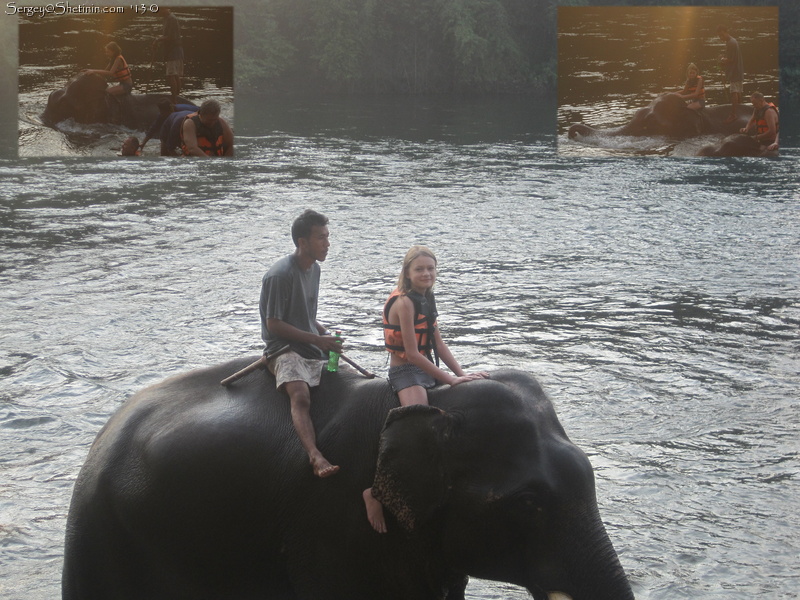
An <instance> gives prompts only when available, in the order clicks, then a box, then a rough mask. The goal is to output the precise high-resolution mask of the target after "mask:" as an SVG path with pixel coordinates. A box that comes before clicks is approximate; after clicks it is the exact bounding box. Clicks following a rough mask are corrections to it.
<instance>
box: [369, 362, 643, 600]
mask: <svg viewBox="0 0 800 600" xmlns="http://www.w3.org/2000/svg"><path fill="white" fill-rule="evenodd" d="M431 401H432V403H433V404H435V405H436V406H437V407H436V408H435V407H432V406H410V407H405V408H399V409H395V410H394V411H392V412H391V413H390V415H389V418H388V419H387V421H386V424H385V426H384V429H383V432H382V434H381V444H380V456H379V459H378V469H377V473H376V478H375V485H374V487H373V490H374V493H375V495H376V497H378V499H379V500H381V502H383V504H384V506H385V507H386V508H387V510H388V511H389V512H390V513H391V514H393V515H394V516H395V518H396V519H397V521H398V523H399V524H400V525H401V526H402V527H403V528H404V529H405V530H407V531H408V532H411V533H412V535H419V536H421V537H422V538H423V539H427V540H429V543H431V542H430V540H435V541H434V542H433V543H434V544H435V545H437V546H438V547H439V550H440V552H441V555H442V557H443V559H444V561H445V563H446V565H447V567H448V568H450V569H452V570H454V571H458V572H462V573H467V574H469V575H473V576H475V577H481V578H485V579H491V580H498V581H506V582H509V583H514V584H516V585H521V586H524V587H526V588H527V589H528V590H529V591H530V592H531V593H532V594H533V597H534V598H535V599H536V600H541V599H544V598H547V593H548V592H562V593H566V594H568V595H569V596H571V597H572V598H573V599H574V600H588V599H591V600H601V599H608V600H626V599H632V598H633V593H632V591H631V588H630V585H629V583H628V581H627V578H626V576H625V573H624V571H623V569H622V566H621V565H620V563H619V560H618V558H617V555H616V552H615V551H614V548H613V546H612V545H611V541H610V539H609V538H608V535H607V533H606V531H605V528H604V527H603V524H602V522H601V520H600V515H599V513H598V509H597V502H596V498H595V487H594V475H593V472H592V467H591V465H590V463H589V460H588V459H587V457H586V455H585V454H584V453H583V452H582V451H581V450H580V449H579V448H578V447H577V446H575V445H574V444H572V443H571V442H570V440H569V439H568V438H567V436H566V434H565V432H564V430H563V428H562V427H561V424H560V423H559V422H558V418H557V417H556V414H555V411H554V410H553V407H552V405H551V403H550V401H549V399H548V398H547V396H546V395H545V394H544V392H543V391H542V389H541V388H540V387H539V385H538V384H537V383H536V381H534V380H533V379H532V378H530V377H528V376H527V375H524V374H522V373H518V372H501V373H497V374H495V375H494V376H493V379H492V380H482V381H474V382H469V383H465V384H461V385H459V386H457V387H454V388H449V389H444V390H441V391H436V392H432V394H431Z"/></svg>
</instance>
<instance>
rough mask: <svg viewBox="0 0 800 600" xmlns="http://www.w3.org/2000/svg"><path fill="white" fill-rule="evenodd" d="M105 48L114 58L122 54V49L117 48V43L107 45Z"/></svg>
mask: <svg viewBox="0 0 800 600" xmlns="http://www.w3.org/2000/svg"><path fill="white" fill-rule="evenodd" d="M106 48H108V49H109V50H111V53H112V54H113V55H114V58H116V57H117V56H119V55H120V54H122V48H120V47H119V44H118V43H117V42H109V43H107V44H106Z"/></svg>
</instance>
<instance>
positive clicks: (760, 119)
mask: <svg viewBox="0 0 800 600" xmlns="http://www.w3.org/2000/svg"><path fill="white" fill-rule="evenodd" d="M769 109H772V110H774V111H775V114H777V113H778V107H777V106H775V105H774V104H773V103H772V102H767V103H766V104H765V105H764V106H763V107H762V108H761V110H760V111H759V112H758V113H757V115H756V134H762V133H766V132H767V131H769V124H768V123H767V111H768V110H769ZM777 130H778V128H777V125H776V127H775V132H776V133H777Z"/></svg>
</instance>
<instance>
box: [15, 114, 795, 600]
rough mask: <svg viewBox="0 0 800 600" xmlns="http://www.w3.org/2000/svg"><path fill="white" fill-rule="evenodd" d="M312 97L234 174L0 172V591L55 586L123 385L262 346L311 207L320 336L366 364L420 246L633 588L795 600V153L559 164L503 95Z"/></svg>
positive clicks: (86, 163)
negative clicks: (448, 100)
mask: <svg viewBox="0 0 800 600" xmlns="http://www.w3.org/2000/svg"><path fill="white" fill-rule="evenodd" d="M509 102H512V101H510V100H509ZM517 102H518V101H517ZM268 104H269V103H268V102H265V105H268ZM312 108H314V107H313V106H312V105H308V106H303V105H302V104H300V103H296V104H293V105H292V107H291V109H287V110H285V111H284V112H283V113H281V114H277V113H273V114H271V115H270V120H269V121H268V122H265V123H263V124H262V125H261V127H260V128H253V130H252V131H250V132H249V133H248V134H247V135H238V136H237V158H236V159H235V160H218V161H208V162H198V161H190V160H182V159H159V158H152V159H151V158H147V157H144V158H140V159H121V158H120V159H116V160H110V161H103V160H97V159H81V158H70V157H60V158H48V159H45V158H38V159H21V160H19V161H4V162H0V189H2V190H3V196H2V203H0V305H2V307H3V310H2V311H1V312H0V330H1V331H2V343H1V344H0V377H1V379H0V444H2V446H1V449H2V452H1V453H0V456H2V458H0V597H2V598H8V599H9V600H11V599H19V598H25V599H26V600H51V599H52V598H56V597H58V595H59V589H60V572H61V564H62V552H63V535H64V525H65V519H66V513H67V509H68V506H69V500H70V494H71V489H72V485H73V482H74V480H75V477H76V475H77V473H78V470H79V469H80V466H81V464H82V462H83V460H84V458H85V456H86V453H87V450H88V448H89V445H90V444H91V442H92V440H93V438H94V436H95V435H96V434H97V432H98V430H99V429H100V427H101V426H102V425H103V423H104V422H105V421H106V420H107V419H108V417H109V415H110V414H111V413H112V412H113V411H114V410H116V409H117V408H118V407H119V406H120V405H121V404H122V403H123V402H124V401H125V399H126V398H127V397H128V396H130V395H131V394H132V393H134V392H135V391H137V390H139V389H141V388H142V387H143V386H146V385H148V384H151V383H155V382H157V381H159V380H161V379H163V378H165V377H166V376H169V375H172V374H175V373H179V372H182V371H186V370H188V369H191V368H195V367H201V366H205V365H211V364H215V363H219V362H222V361H225V360H228V359H231V358H234V357H239V356H243V355H248V354H256V353H258V352H259V351H260V348H261V344H260V341H259V324H258V307H257V304H258V295H259V287H260V280H261V276H262V274H263V273H264V271H265V270H266V269H267V268H268V267H269V266H270V265H271V264H272V263H273V261H275V260H276V259H277V258H279V257H280V256H282V255H284V254H286V253H288V252H290V251H291V249H292V244H291V239H290V237H289V232H288V230H289V224H290V222H291V221H292V219H293V218H294V217H295V216H296V215H297V214H299V212H301V211H302V210H303V209H305V208H308V207H311V208H315V209H317V210H320V211H322V212H324V213H326V214H327V215H328V216H329V217H330V220H331V225H330V230H331V240H332V247H331V252H330V254H329V258H328V260H327V261H326V262H325V263H324V264H323V277H322V290H321V305H320V315H319V316H320V320H321V321H323V322H324V323H326V324H328V325H329V326H331V327H335V328H337V329H341V330H342V331H343V332H344V334H345V337H346V338H347V343H348V351H349V353H350V355H351V356H352V358H353V359H354V360H356V361H357V362H359V363H360V364H362V365H363V366H364V367H366V368H368V369H370V370H373V371H376V372H381V373H383V372H385V353H384V352H383V351H382V349H381V331H380V308H381V306H382V303H383V301H384V299H385V297H386V296H387V294H388V293H389V291H390V290H391V288H392V283H393V281H394V280H395V278H396V275H397V271H398V269H399V265H400V261H401V258H402V256H403V254H404V252H405V250H406V249H407V248H408V247H409V246H410V245H412V244H414V243H425V244H428V245H430V246H431V247H432V248H433V249H434V250H435V252H436V253H437V254H438V256H439V266H440V278H439V281H438V283H437V287H438V298H439V308H440V312H441V314H442V317H441V323H442V329H443V334H444V336H445V337H446V339H448V340H449V341H450V345H451V348H452V349H453V351H454V354H455V355H456V356H457V357H458V358H459V359H460V360H461V362H462V363H464V364H465V365H467V366H468V367H469V368H473V369H496V368H502V367H514V368H518V369H523V370H525V371H528V372H530V373H532V374H533V375H534V376H536V377H537V378H539V379H540V381H541V382H542V384H543V385H544V387H545V389H546V390H547V391H548V392H549V393H550V395H551V396H552V398H553V401H554V403H555V405H556V409H557V412H558V414H559V416H560V418H561V420H562V423H563V424H564V426H565V428H566V430H567V432H568V433H569V435H570V436H571V437H572V439H573V440H574V441H575V442H576V443H577V444H578V445H580V446H581V447H582V448H584V449H585V450H586V451H587V452H588V453H589V455H590V458H591V461H592V463H593V465H594V468H595V472H596V477H597V488H598V497H599V502H600V505H601V506H600V508H601V513H602V516H603V519H604V521H605V523H606V526H607V529H608V532H609V535H610V536H611V538H612V540H613V542H614V545H615V547H616V549H617V551H618V552H619V554H620V558H621V561H622V564H623V566H624V567H625V569H626V571H627V573H628V575H629V577H630V579H631V581H632V584H633V587H634V591H635V593H636V595H637V598H639V599H640V600H641V599H664V600H667V599H669V600H672V599H675V598H690V597H691V598H701V599H712V598H731V597H755V596H763V597H769V598H787V597H794V596H796V594H797V589H799V588H800V575H799V574H798V571H797V561H798V553H799V552H800V541H798V540H800V536H798V532H799V531H800V516H798V515H800V511H799V510H798V508H800V507H798V501H797V498H798V493H799V492H800V489H799V488H800V485H799V484H798V472H799V471H800V457H799V456H798V441H797V440H798V433H800V432H799V431H798V429H799V428H800V409H799V408H798V391H797V390H798V384H800V360H799V357H798V350H799V349H800V348H799V347H798V346H799V345H798V341H799V340H800V336H798V324H800V276H798V270H797V265H798V240H800V219H798V201H799V200H800V197H799V196H798V176H797V167H798V161H799V160H800V153H798V151H797V150H796V149H792V148H789V149H784V150H783V151H782V156H781V157H780V158H778V159H773V160H766V159H722V160H713V161H710V160H699V159H679V158H671V159H664V158H656V157H638V158H624V159H607V158H598V157H576V156H563V155H559V154H558V153H557V152H556V138H555V136H554V135H552V134H538V133H535V131H537V129H535V128H534V125H535V124H531V123H528V122H526V121H525V120H524V118H523V117H520V118H519V119H514V122H516V123H517V125H518V127H519V128H518V129H517V132H516V133H511V132H510V126H509V128H508V129H506V125H509V124H508V123H505V122H501V120H500V119H499V118H495V115H496V114H505V115H508V114H511V113H513V112H514V111H515V110H516V111H518V110H519V109H520V108H521V107H520V106H516V107H514V108H512V107H510V106H509V105H507V104H506V105H503V103H502V102H500V101H498V105H496V106H495V112H492V111H491V110H489V109H488V108H487V106H486V105H485V104H478V105H474V104H473V105H469V106H458V105H456V104H452V105H450V106H449V108H447V107H443V106H441V105H437V104H435V103H434V104H427V103H419V104H414V105H413V106H412V105H409V106H408V108H407V112H405V113H403V112H400V111H398V110H396V107H393V106H389V107H386V106H372V112H371V111H370V105H369V104H368V103H365V104H364V105H361V106H358V107H357V110H356V109H354V110H351V111H348V110H347V107H346V103H338V104H337V103H330V104H326V105H322V106H316V110H312ZM387 109H388V111H389V112H390V113H391V114H393V115H394V119H388V120H387V119H386V118H385V115H384V112H385V111H387ZM311 114H313V115H316V116H317V120H311V119H310V118H309V115H311ZM381 115H384V116H381ZM434 123H435V124H436V127H433V126H432V124H434ZM403 131H404V132H405V134H403V133H402V132H403ZM488 132H492V133H488ZM468 592H469V594H470V596H469V597H470V598H473V599H479V598H480V599H490V598H507V599H522V598H525V597H527V594H526V593H525V592H524V591H522V590H519V589H518V588H514V587H513V586H509V585H504V584H496V583H491V582H485V581H473V582H471V583H470V587H469V590H468Z"/></svg>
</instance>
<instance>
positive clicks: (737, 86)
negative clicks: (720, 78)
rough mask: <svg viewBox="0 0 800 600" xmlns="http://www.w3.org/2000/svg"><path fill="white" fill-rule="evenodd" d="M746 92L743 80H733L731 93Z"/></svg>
mask: <svg viewBox="0 0 800 600" xmlns="http://www.w3.org/2000/svg"><path fill="white" fill-rule="evenodd" d="M743 92H744V86H743V85H742V82H741V81H731V94H741V93H743Z"/></svg>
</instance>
